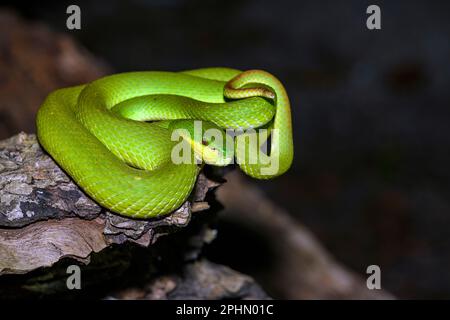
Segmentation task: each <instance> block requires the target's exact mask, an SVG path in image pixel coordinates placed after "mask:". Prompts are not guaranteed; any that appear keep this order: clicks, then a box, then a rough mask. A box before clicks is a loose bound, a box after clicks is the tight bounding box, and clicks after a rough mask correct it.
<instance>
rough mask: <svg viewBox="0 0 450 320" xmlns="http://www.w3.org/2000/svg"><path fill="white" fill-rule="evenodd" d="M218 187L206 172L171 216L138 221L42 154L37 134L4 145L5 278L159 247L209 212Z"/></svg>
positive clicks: (0, 268) (0, 185)
mask: <svg viewBox="0 0 450 320" xmlns="http://www.w3.org/2000/svg"><path fill="white" fill-rule="evenodd" d="M216 186H218V183H217V182H215V181H212V180H210V179H208V178H206V177H205V176H204V175H203V174H201V175H200V176H199V178H198V180H197V184H196V187H195V189H194V191H193V194H192V196H191V197H190V199H189V200H188V201H186V202H185V204H184V205H182V206H181V207H180V208H179V209H178V210H176V211H175V212H173V213H172V214H169V215H167V216H165V217H162V218H158V219H150V220H136V219H129V218H126V217H122V216H119V215H117V214H114V213H111V212H108V211H107V210H105V209H103V208H102V207H100V206H99V205H98V204H97V203H95V202H94V201H93V200H92V199H90V198H89V197H88V196H87V195H86V194H84V193H83V191H81V190H80V189H79V188H78V186H77V185H76V184H75V183H74V182H73V181H72V180H71V179H70V178H69V177H68V176H67V175H66V174H65V173H64V171H62V170H61V169H60V168H59V167H58V165H57V164H56V163H55V162H54V161H53V160H52V159H51V158H50V157H49V156H48V155H47V154H46V153H45V152H44V151H43V150H42V148H41V147H40V146H39V144H38V142H37V140H36V137H35V136H34V135H27V134H25V133H21V134H19V135H17V136H14V137H12V138H10V139H7V140H4V141H0V274H2V273H10V274H11V273H26V272H29V271H32V270H35V269H37V268H39V267H48V266H51V265H53V264H54V263H55V262H57V261H59V260H60V259H62V258H64V257H68V256H69V257H73V258H75V259H78V260H80V261H86V259H87V258H88V257H89V255H90V254H91V253H92V252H99V251H101V250H103V249H105V248H106V247H108V246H110V245H112V244H114V243H115V244H122V243H125V242H135V243H137V244H139V245H141V246H149V245H151V244H153V243H154V242H155V241H156V239H158V238H159V237H160V236H161V235H165V234H168V233H172V232H174V231H176V230H178V229H180V228H183V227H185V226H186V225H187V224H188V223H189V221H190V219H191V216H192V213H193V212H198V211H201V210H204V209H207V208H208V207H209V205H208V204H207V203H206V202H205V201H204V199H205V196H206V193H207V192H208V190H210V189H213V188H215V187H216Z"/></svg>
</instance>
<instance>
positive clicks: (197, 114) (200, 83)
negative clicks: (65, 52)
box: [36, 68, 293, 218]
mask: <svg viewBox="0 0 450 320" xmlns="http://www.w3.org/2000/svg"><path fill="white" fill-rule="evenodd" d="M196 120H202V121H204V123H205V124H206V126H205V128H211V127H214V128H222V129H226V128H240V129H247V128H259V127H267V128H269V130H271V132H272V140H271V150H270V154H267V155H266V154H263V156H262V157H264V159H262V158H261V156H259V157H256V160H255V162H253V163H250V164H246V163H244V162H245V161H242V162H243V163H240V162H238V163H239V164H240V167H241V169H242V170H243V171H244V172H245V173H247V174H249V175H250V176H252V177H255V178H259V179H268V178H272V177H275V176H278V175H281V174H283V173H284V172H285V171H286V170H287V169H288V168H289V167H290V165H291V163H292V158H293V144H292V128H291V115H290V105H289V100H288V97H287V94H286V91H285V90H284V88H283V86H282V85H281V83H280V82H279V81H278V80H277V79H276V78H275V77H274V76H272V75H270V74H269V73H267V72H265V71H261V70H251V71H245V72H242V71H239V70H234V69H228V68H206V69H197V70H191V71H185V72H180V73H175V72H160V71H148V72H130V73H121V74H115V75H111V76H107V77H104V78H101V79H98V80H95V81H93V82H91V83H89V84H86V85H80V86H76V87H70V88H63V89H59V90H56V91H54V92H52V93H50V94H49V96H48V97H47V98H46V99H45V101H44V103H43V104H42V105H41V107H40V109H39V111H38V115H37V119H36V123H37V133H38V139H39V141H40V143H41V145H42V146H43V147H44V149H45V150H46V151H47V152H48V153H49V154H50V155H51V156H52V157H53V158H54V159H55V161H56V162H57V163H58V164H59V165H60V166H61V167H62V168H63V169H64V170H65V171H66V172H67V173H68V174H69V175H70V176H71V177H72V178H73V179H74V180H75V182H76V183H77V184H78V185H79V186H80V187H81V188H82V189H83V190H84V191H85V192H86V193H87V194H88V195H89V196H91V197H92V198H93V199H94V200H96V201H97V202H98V203H100V204H101V205H102V206H104V207H106V208H107V209H109V210H111V211H113V212H116V213H119V214H122V215H125V216H129V217H135V218H150V217H156V216H160V215H164V214H167V213H170V212H172V211H174V210H175V209H177V208H178V207H179V206H180V205H181V204H182V203H183V202H184V201H185V200H186V199H187V197H188V196H189V194H190V193H191V191H192V189H193V186H194V184H195V181H196V177H197V175H198V173H199V170H200V166H199V165H198V164H197V163H195V162H191V163H181V164H175V163H174V162H173V161H171V152H172V150H173V148H174V146H175V145H176V143H177V142H175V141H172V139H171V134H172V131H173V129H174V128H186V130H188V132H192V130H191V128H192V124H193V121H196ZM145 121H152V122H150V123H148V122H145ZM274 129H277V130H274ZM275 131H276V134H274V132H275ZM246 135H247V137H248V138H249V139H247V140H245V139H244V141H246V142H245V143H244V145H243V146H240V147H238V146H237V145H236V149H239V148H244V149H245V148H246V147H248V144H249V142H248V141H250V138H251V136H252V135H254V133H244V135H243V136H246ZM257 141H258V145H260V144H262V143H263V142H264V141H259V140H257ZM189 143H190V145H191V146H192V149H193V150H194V151H197V152H198V151H199V150H200V151H201V152H205V154H206V153H208V152H209V154H210V155H211V157H213V158H214V157H215V156H216V155H217V152H218V150H216V149H215V148H212V146H209V145H208V144H207V143H206V144H205V141H201V140H200V141H197V140H195V139H192V140H189ZM245 156H248V152H247V153H246V151H245V150H244V151H243V152H242V153H240V154H238V153H236V158H239V157H241V158H243V157H245ZM237 160H239V159H237ZM263 160H264V161H263ZM268 160H269V161H270V160H276V162H277V163H278V166H277V170H276V171H275V172H271V173H270V174H262V173H261V171H262V170H263V169H264V167H265V166H267V162H265V161H268ZM217 163H218V164H219V161H218V162H217ZM220 165H223V164H220Z"/></svg>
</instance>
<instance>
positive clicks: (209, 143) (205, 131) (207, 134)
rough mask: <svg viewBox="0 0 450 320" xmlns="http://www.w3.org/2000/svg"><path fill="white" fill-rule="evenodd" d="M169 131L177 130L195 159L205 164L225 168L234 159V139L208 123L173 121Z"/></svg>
mask: <svg viewBox="0 0 450 320" xmlns="http://www.w3.org/2000/svg"><path fill="white" fill-rule="evenodd" d="M169 129H170V130H179V135H180V136H181V137H182V138H183V140H184V141H186V142H187V143H188V144H189V145H190V147H191V150H192V151H193V152H194V155H195V157H196V158H197V159H198V160H200V161H201V162H204V163H206V164H210V165H215V166H227V165H229V164H230V163H231V162H232V161H233V159H234V139H233V137H231V136H230V135H228V134H227V133H226V132H225V131H224V130H223V129H222V128H220V127H218V126H217V125H215V124H213V123H212V122H209V121H200V120H175V121H172V123H171V124H170V126H169Z"/></svg>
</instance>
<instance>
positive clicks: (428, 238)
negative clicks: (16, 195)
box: [0, 0, 450, 298]
mask: <svg viewBox="0 0 450 320" xmlns="http://www.w3.org/2000/svg"><path fill="white" fill-rule="evenodd" d="M3 3H6V7H7V8H9V9H11V10H14V11H15V12H18V13H19V15H20V16H21V17H22V18H24V19H26V20H28V21H36V22H39V23H42V24H46V25H47V26H49V28H50V29H52V30H55V31H57V32H60V33H65V34H68V35H70V36H71V37H74V38H76V39H77V40H78V42H79V43H81V44H82V45H83V46H84V47H85V48H87V50H89V51H90V52H91V53H93V54H94V55H95V56H96V57H97V58H99V59H102V60H103V61H105V62H106V63H107V64H108V65H109V66H111V68H112V70H113V71H114V72H116V71H133V70H168V71H178V70H183V69H193V68H200V67H209V66H226V67H233V68H238V69H243V70H245V69H254V68H259V69H265V70H267V71H269V72H271V73H273V74H275V75H276V76H277V77H278V78H279V79H280V80H281V81H282V82H283V83H284V84H285V86H286V89H287V91H288V94H289V96H290V99H291V103H292V114H293V124H294V137H295V159H294V161H295V162H294V164H293V167H292V168H291V170H290V171H289V172H288V173H287V174H286V175H284V176H282V177H280V178H278V179H276V180H272V181H264V182H257V181H252V182H251V183H252V184H256V185H257V186H258V187H259V188H261V189H262V190H263V191H264V192H265V194H266V195H267V196H268V197H270V198H271V199H272V200H273V201H274V202H276V203H277V204H278V205H279V206H281V207H283V208H285V209H286V210H287V211H288V212H289V213H290V214H291V215H292V216H293V217H294V218H295V219H296V220H298V221H300V222H301V223H303V224H304V225H306V226H307V227H308V228H309V229H310V230H311V231H312V232H313V233H314V234H315V236H316V237H317V238H318V239H319V240H320V242H321V243H322V244H323V245H324V246H325V247H326V248H327V249H328V251H329V252H330V253H331V254H332V255H333V256H334V257H335V258H336V259H337V260H338V261H340V262H341V263H343V264H344V265H345V266H347V267H348V268H350V269H351V270H353V271H354V272H356V273H359V274H361V276H363V277H366V273H365V272H366V268H367V266H368V265H371V264H377V265H379V266H380V267H381V270H382V286H383V288H384V289H387V290H388V291H390V292H392V293H393V294H395V295H396V296H397V297H400V298H448V297H450V273H449V272H448V270H450V232H449V227H450V184H449V182H450V167H449V165H448V164H449V160H450V152H449V145H450V126H449V116H450V108H449V106H450V90H449V88H450V87H449V85H450V67H449V63H448V59H449V57H450V41H449V36H450V19H449V18H448V13H449V12H450V2H447V1H433V2H431V1H425V0H395V1H394V0H390V1H375V2H372V1H361V0H352V1H331V0H330V1H325V0H320V1H313V0H308V1H300V0H299V1H282V0H277V1H256V0H239V1H237V0H227V1H210V0H192V1H190V0H131V1H125V0H111V1H95V2H93V1H76V2H73V3H72V2H66V1H58V2H56V1H55V2H52V1H39V2H24V3H23V4H20V3H17V2H16V1H6V2H3ZM70 4H77V5H79V6H80V8H81V17H82V18H81V26H82V28H81V30H73V31H70V30H67V29H66V19H67V14H66V8H67V6H68V5H70ZM370 4H377V5H379V6H380V8H381V21H382V22H381V23H382V29H381V30H375V31H370V30H368V29H367V28H366V19H367V17H368V15H367V14H366V8H367V7H368V5H370ZM2 45H3V46H4V45H5V40H4V39H3V40H2V39H0V50H1V46H2ZM0 52H1V51H0ZM33 54H34V53H33V52H28V56H27V57H28V58H27V59H30V64H32V63H33ZM0 59H6V58H5V56H1V55H0ZM73 67H74V68H76V64H74V66H73ZM8 77H9V74H7V73H6V70H3V71H2V70H1V69H0V81H8ZM42 77H44V78H45V76H44V75H42ZM49 91H50V90H49ZM19 92H20V91H19ZM1 103H2V102H0V104H1ZM37 108H38V105H35V109H34V110H30V111H29V112H28V113H27V114H24V113H23V112H22V113H20V114H19V115H18V116H17V117H20V118H29V121H25V122H22V121H15V120H14V119H15V118H14V117H13V116H11V115H10V113H8V112H6V111H5V110H4V108H3V109H2V108H1V107H0V135H1V137H0V138H6V137H8V136H10V135H12V134H15V133H17V132H19V131H21V130H23V131H26V132H34V131H35V128H34V115H35V114H34V112H35V111H36V110H37ZM235 231H236V230H235V229H233V228H232V227H231V226H228V225H227V224H226V223H224V224H222V225H221V224H220V223H219V236H218V238H217V240H216V241H215V242H214V243H213V244H211V246H210V247H209V248H208V250H207V252H206V254H207V255H208V256H209V258H210V259H211V260H212V261H215V262H220V263H224V264H226V265H229V266H231V267H233V268H235V269H237V270H239V271H242V272H245V273H248V274H250V275H253V276H256V277H257V279H258V274H260V273H261V270H260V268H262V267H264V266H263V265H264V264H266V263H267V261H266V260H265V259H264V252H263V251H262V252H261V251H258V250H256V251H255V252H258V254H260V255H261V256H260V257H259V259H257V258H255V257H254V256H251V255H250V256H248V255H247V254H246V251H245V250H240V249H239V244H236V243H235V241H234V242H233V239H231V236H230V233H233V232H235ZM246 241H247V238H246V237H245V235H242V245H243V247H245V245H246V243H245V242H246ZM232 245H235V246H234V247H232ZM250 245H251V244H247V246H250ZM245 248H246V249H249V248H248V247H245ZM260 280H261V281H262V283H261V284H262V285H263V287H264V283H263V280H264V279H263V278H261V279H260ZM266 289H267V287H266ZM268 291H269V293H271V294H273V295H274V296H277V292H276V290H275V291H274V292H271V290H270V286H269V288H268ZM281 297H282V296H281Z"/></svg>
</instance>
